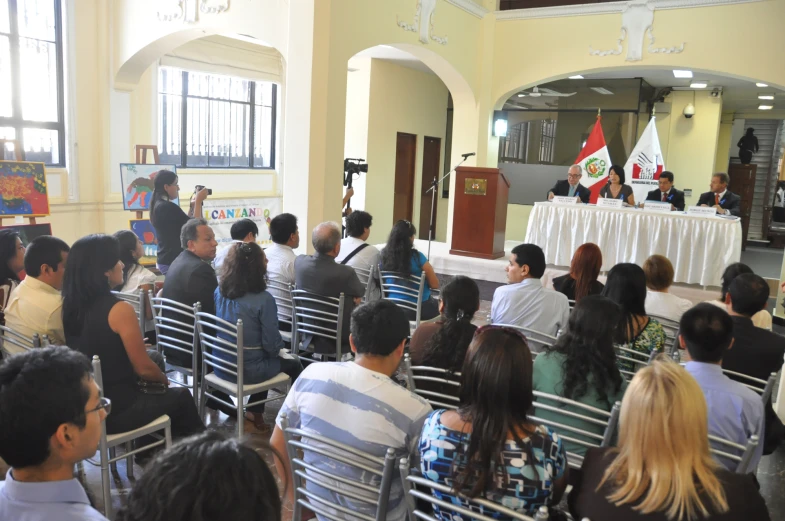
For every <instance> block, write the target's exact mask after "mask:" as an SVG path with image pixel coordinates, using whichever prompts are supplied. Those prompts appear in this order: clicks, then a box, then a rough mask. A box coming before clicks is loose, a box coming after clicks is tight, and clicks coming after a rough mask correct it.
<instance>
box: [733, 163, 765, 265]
mask: <svg viewBox="0 0 785 521" xmlns="http://www.w3.org/2000/svg"><path fill="white" fill-rule="evenodd" d="M757 170H758V165H742V164H739V163H731V164H730V166H729V167H728V175H729V176H730V184H729V185H728V190H730V191H731V192H733V193H735V194H738V195H739V196H741V233H742V236H741V237H742V239H741V240H742V242H741V248H742V249H743V250H745V249H747V233H748V232H749V229H750V213H751V212H752V198H753V196H754V194H755V174H756V172H757Z"/></svg>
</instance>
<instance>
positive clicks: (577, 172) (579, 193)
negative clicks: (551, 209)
mask: <svg viewBox="0 0 785 521" xmlns="http://www.w3.org/2000/svg"><path fill="white" fill-rule="evenodd" d="M582 172H583V169H582V168H581V165H572V166H571V167H570V169H569V170H568V171H567V180H566V181H565V180H564V179H562V180H561V181H556V184H555V185H553V188H551V190H550V192H548V200H549V201H550V200H551V199H553V197H554V196H556V195H561V196H567V197H579V198H580V200H581V202H582V203H584V204H588V203H589V195H591V192H589V189H588V188H586V187H585V186H583V185H582V184H581V175H582Z"/></svg>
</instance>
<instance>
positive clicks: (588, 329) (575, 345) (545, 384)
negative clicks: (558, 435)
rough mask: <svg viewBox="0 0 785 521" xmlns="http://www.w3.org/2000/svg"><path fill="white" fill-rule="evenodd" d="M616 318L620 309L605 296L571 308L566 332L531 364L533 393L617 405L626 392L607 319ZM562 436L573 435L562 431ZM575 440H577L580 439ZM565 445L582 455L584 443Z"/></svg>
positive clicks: (568, 421) (598, 430)
mask: <svg viewBox="0 0 785 521" xmlns="http://www.w3.org/2000/svg"><path fill="white" fill-rule="evenodd" d="M618 315H619V307H618V306H617V305H616V303H615V302H613V301H612V300H611V299H609V298H607V297H600V296H589V297H586V298H584V299H582V300H581V301H580V302H579V303H578V304H577V305H576V306H575V309H573V310H572V313H571V314H570V321H569V322H568V324H567V330H566V331H565V332H564V333H562V335H561V336H560V337H559V339H558V340H557V341H556V344H555V345H554V346H552V347H546V348H545V352H543V353H541V354H540V355H539V356H537V359H536V360H534V390H535V391H540V392H543V393H548V394H554V395H557V396H562V397H564V398H568V399H570V400H574V401H576V402H580V403H582V404H584V405H589V406H591V407H594V408H597V409H602V410H603V411H609V412H610V410H611V409H612V408H613V404H614V403H616V402H618V401H621V399H622V396H624V390H625V389H626V388H627V382H626V381H625V380H624V378H622V376H621V373H620V372H619V369H618V368H617V367H616V353H615V351H614V350H613V338H614V335H615V334H616V327H615V323H614V321H613V320H608V317H616V316H618ZM544 403H548V404H550V405H553V406H554V407H559V408H563V409H564V410H565V411H572V412H575V413H578V414H584V415H586V414H588V413H587V412H586V411H585V410H583V409H580V408H577V407H572V406H566V407H565V406H562V405H560V404H559V403H555V402H552V401H549V400H544ZM589 415H590V414H589ZM537 416H540V417H542V418H543V419H547V420H551V421H556V422H559V423H563V424H565V425H569V426H572V427H576V428H578V429H583V430H586V431H589V432H593V433H595V434H599V435H602V434H603V432H604V431H605V429H604V428H603V427H601V426H599V425H594V424H592V423H589V422H585V421H583V420H578V419H573V418H570V417H568V416H565V415H564V414H556V413H553V412H550V411H546V410H537ZM599 419H603V418H599ZM564 434H565V435H570V436H573V437H576V435H575V434H573V433H570V432H567V431H565V432H564ZM577 437H578V438H579V439H580V436H577ZM592 441H593V440H592ZM564 446H565V449H566V450H567V451H569V452H574V453H576V454H580V455H581V456H583V455H584V454H586V447H585V446H584V445H580V444H577V443H572V442H570V441H565V442H564Z"/></svg>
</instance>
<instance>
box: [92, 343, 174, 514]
mask: <svg viewBox="0 0 785 521" xmlns="http://www.w3.org/2000/svg"><path fill="white" fill-rule="evenodd" d="M93 378H94V379H95V383H96V385H98V388H99V389H100V390H101V396H103V394H104V393H103V388H104V387H103V376H102V374H101V361H100V360H99V359H98V356H94V357H93ZM161 431H163V437H160V433H161ZM157 433H158V435H156V434H157ZM148 435H152V436H154V437H158V438H160V439H158V440H157V441H154V442H153V443H150V444H149V445H145V446H144V447H140V448H138V449H133V441H134V440H136V439H138V438H141V437H142V436H148ZM118 445H125V453H124V454H123V455H122V456H116V455H115V447H117V446H118ZM159 445H163V446H164V447H165V448H166V449H168V448H169V447H171V446H172V422H171V420H170V419H169V416H167V415H166V414H164V415H163V416H160V417H158V418H157V419H155V420H153V421H152V422H150V423H148V424H147V425H144V426H142V427H139V428H138V429H134V430H132V431H128V432H121V433H118V434H107V433H106V422H105V421H104V422H101V439H100V442H99V444H98V456H99V459H98V462H95V461H92V460H90V459H88V460H86V461H87V462H88V463H90V464H92V465H95V466H97V467H100V468H101V491H102V493H103V499H104V516H105V517H106V518H108V519H112V518H113V517H114V513H113V511H112V491H111V483H110V480H109V467H110V466H111V467H112V470H113V471H114V472H117V461H118V460H121V459H123V458H125V460H126V464H125V466H126V474H127V475H128V478H129V479H133V478H134V455H135V454H138V453H140V452H144V451H146V450H150V449H152V448H154V447H158V446H159ZM79 467H80V472H81V470H83V467H82V464H81V463H80V464H79Z"/></svg>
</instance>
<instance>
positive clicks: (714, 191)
mask: <svg viewBox="0 0 785 521" xmlns="http://www.w3.org/2000/svg"><path fill="white" fill-rule="evenodd" d="M728 183H730V177H728V174H726V173H725V172H720V173H718V174H714V175H713V176H711V184H710V185H709V187H710V188H711V191H710V192H706V193H705V194H701V196H700V199H698V206H713V207H714V208H716V209H717V213H719V214H726V215H735V216H737V217H738V216H740V215H741V197H740V196H738V195H737V194H734V193H733V192H731V191H730V190H728Z"/></svg>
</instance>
